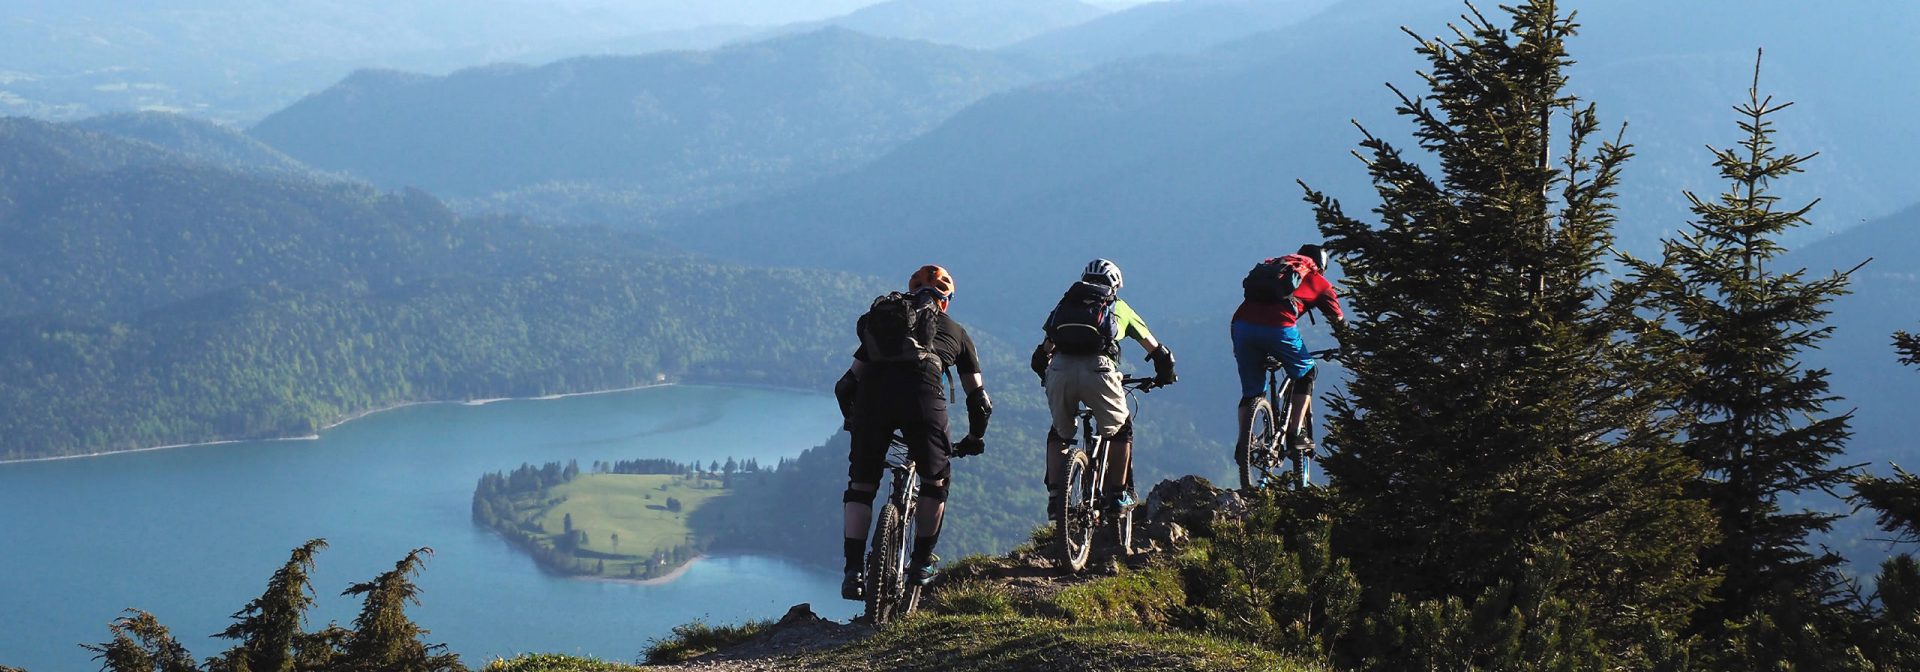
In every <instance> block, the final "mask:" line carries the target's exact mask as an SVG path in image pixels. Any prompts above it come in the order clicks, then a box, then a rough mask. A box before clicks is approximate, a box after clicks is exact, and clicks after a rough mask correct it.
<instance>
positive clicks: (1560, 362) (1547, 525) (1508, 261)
mask: <svg viewBox="0 0 1920 672" xmlns="http://www.w3.org/2000/svg"><path fill="white" fill-rule="evenodd" d="M1504 11H1506V12H1507V14H1508V15H1509V18H1510V23H1509V25H1510V28H1502V27H1499V26H1497V25H1495V24H1494V23H1493V22H1492V21H1490V20H1489V19H1487V18H1486V17H1485V16H1484V15H1482V14H1480V13H1479V12H1478V11H1477V10H1474V11H1472V13H1471V14H1470V15H1468V16H1466V17H1463V20H1464V22H1465V25H1464V26H1463V27H1462V28H1460V29H1456V30H1455V31H1454V37H1453V38H1450V39H1449V40H1447V41H1442V40H1439V39H1433V40H1424V39H1423V40H1420V43H1419V46H1418V49H1417V51H1418V52H1419V53H1420V54H1421V55H1422V56H1423V57H1425V58H1426V59H1427V62H1428V65H1429V67H1430V71H1429V72H1427V73H1424V74H1423V75H1422V77H1423V79H1424V80H1425V82H1426V85H1427V86H1428V87H1430V89H1431V92H1430V93H1428V94H1426V95H1424V96H1420V97H1413V96H1408V95H1405V94H1404V93H1400V91H1399V89H1397V88H1396V89H1394V91H1395V92H1396V94H1398V95H1399V97H1400V101H1401V104H1400V106H1399V107H1398V110H1397V111H1398V113H1399V114H1400V115H1401V116H1402V117H1405V118H1407V119H1409V120H1411V121H1412V123H1413V125H1414V127H1415V130H1414V135H1415V137H1416V138H1417V140H1418V142H1419V145H1420V147H1421V148H1422V149H1424V150H1426V151H1427V152H1430V153H1431V154H1433V155H1434V163H1435V165H1437V166H1438V168H1439V171H1440V174H1439V176H1437V177H1436V176H1434V175H1431V174H1429V172H1428V171H1427V170H1426V169H1425V168H1423V167H1422V166H1421V165H1420V164H1418V163H1416V162H1415V161H1414V160H1412V159H1409V158H1407V157H1405V156H1404V155H1403V154H1402V152H1401V150H1399V149H1398V148H1396V147H1395V146H1394V145H1392V144H1391V143H1389V142H1387V141H1385V140H1382V139H1379V138H1376V137H1374V136H1373V135H1371V134H1369V133H1366V131H1365V129H1362V134H1363V135H1364V136H1365V139H1364V141H1363V142H1362V143H1361V147H1362V149H1363V150H1364V151H1362V152H1360V154H1361V156H1362V158H1363V160H1364V161H1365V162H1366V164H1367V167H1368V169H1369V172H1370V175H1371V177H1372V181H1373V185H1374V188H1375V190H1376V191H1377V192H1378V195H1379V198H1380V201H1381V204H1380V206H1379V207H1378V208H1377V209H1376V210H1375V213H1376V214H1377V215H1378V216H1379V218H1380V223H1379V224H1378V225H1373V224H1368V223H1364V222H1361V221H1359V220H1357V219H1355V218H1353V217H1350V216H1348V215H1347V214H1345V212H1344V211H1343V210H1342V208H1341V206H1340V204H1339V202H1338V201H1336V200H1333V199H1331V198H1329V197H1327V196H1325V195H1324V194H1321V193H1319V192H1315V191H1313V190H1312V189H1311V188H1309V189H1308V191H1307V200H1308V201H1309V202H1310V203H1312V204H1313V205H1314V206H1315V210H1316V217H1317V220H1318V222H1319V225H1320V228H1321V230H1322V232H1323V233H1324V234H1325V235H1326V236H1327V239H1328V240H1327V246H1328V247H1329V249H1331V250H1332V251H1334V252H1335V253H1336V254H1337V255H1339V256H1338V258H1339V260H1340V264H1341V268H1342V269H1343V271H1344V273H1345V283H1346V292H1345V294H1344V296H1345V297H1347V300H1348V302H1349V303H1350V305H1351V306H1352V311H1351V312H1352V313H1354V315H1355V316H1354V318H1353V320H1352V324H1351V326H1350V327H1348V328H1347V329H1345V330H1344V331H1343V332H1342V333H1340V334H1338V335H1339V336H1340V337H1341V345H1342V347H1343V350H1344V351H1345V356H1344V357H1343V361H1344V362H1345V363H1346V368H1347V369H1348V370H1349V371H1350V372H1351V373H1352V375H1353V377H1352V380H1351V383H1350V384H1349V386H1348V389H1347V392H1346V393H1345V394H1344V395H1339V396H1336V397H1335V398H1334V399H1333V400H1332V402H1331V404H1330V412H1329V419H1328V425H1329V429H1330V432H1329V435H1328V437H1327V440H1326V444H1327V445H1328V447H1329V448H1330V449H1331V451H1332V452H1331V453H1330V454H1329V455H1328V456H1327V457H1326V460H1325V467H1326V470H1327V472H1328V474H1329V475H1330V477H1331V479H1332V482H1333V485H1334V486H1335V488H1336V489H1337V490H1338V495H1339V497H1340V498H1341V499H1342V500H1343V501H1344V502H1345V506H1346V507H1347V509H1348V510H1349V511H1350V512H1351V513H1350V514H1349V515H1346V516H1344V517H1343V519H1342V520H1341V521H1339V526H1338V527H1337V529H1336V533H1335V543H1336V545H1337V546H1338V548H1339V550H1340V552H1341V553H1342V554H1343V555H1346V556H1349V557H1351V558H1353V560H1354V563H1355V564H1354V567H1355V571H1356V572H1357V573H1358V574H1359V575H1360V576H1361V578H1362V583H1363V584H1364V585H1367V586H1368V587H1369V590H1370V591H1373V593H1374V595H1375V599H1376V601H1377V602H1383V601H1384V600H1385V599H1386V596H1388V595H1390V594H1393V593H1404V594H1406V596H1407V597H1409V598H1410V599H1413V600H1416V601H1417V600H1426V599H1450V598H1457V599H1460V600H1473V599H1475V598H1477V597H1479V596H1481V595H1482V594H1483V593H1484V592H1485V591H1487V590H1489V589H1492V588H1495V587H1497V586H1501V585H1519V584H1520V583H1521V582H1522V580H1523V578H1524V577H1525V576H1526V572H1527V571H1528V567H1529V566H1531V564H1532V563H1535V562H1537V561H1538V559H1539V558H1542V557H1547V556H1550V555H1555V554H1560V553H1564V554H1565V556H1566V557H1568V558H1571V559H1572V563H1571V565H1570V566H1569V567H1568V568H1567V570H1566V572H1565V574H1564V575H1563V576H1560V577H1558V578H1557V580H1556V581H1555V582H1554V584H1553V591H1554V593H1555V598H1556V599H1562V600H1564V601H1565V602H1566V603H1569V604H1578V605H1581V606H1582V608H1583V609H1585V610H1589V611H1588V613H1589V614H1590V617H1589V618H1590V621H1591V622H1593V623H1595V624H1596V627H1600V628H1602V634H1604V635H1607V637H1605V638H1604V639H1605V640H1606V641H1608V643H1609V645H1610V646H1613V647H1615V652H1614V653H1615V654H1617V655H1622V656H1626V655H1635V654H1633V653H1632V652H1631V651H1629V650H1628V649H1630V648H1631V646H1632V645H1631V644H1629V643H1628V642H1629V641H1630V640H1631V638H1630V637H1629V636H1628V633H1641V632H1645V631H1646V630H1647V629H1648V627H1649V625H1651V626H1652V627H1655V628H1658V627H1665V626H1677V625H1678V624H1679V623H1680V622H1681V621H1682V619H1683V618H1684V615H1685V614H1687V613H1689V612H1690V611H1691V610H1692V607H1693V605H1694V604H1695V602H1696V601H1697V600H1698V599H1700V597H1701V595H1702V593H1703V592H1704V590H1705V589H1706V588H1707V585H1706V583H1705V582H1703V581H1702V580H1700V579H1699V578H1698V577H1696V576H1694V574H1693V571H1692V570H1693V566H1694V562H1695V557H1696V555H1697V552H1698V549H1699V547H1700V545H1701V543H1702V542H1703V540H1704V539H1706V538H1708V537H1710V534H1707V532H1708V531H1709V530H1710V529H1711V522H1710V519H1709V518H1708V516H1707V515H1706V513H1705V510H1704V508H1703V507H1702V506H1701V505H1699V504H1698V503H1697V502H1693V501H1690V500H1688V499H1686V498H1685V497H1684V496H1683V493H1682V491H1681V488H1682V486H1683V485H1684V484H1685V483H1687V482H1689V481H1690V480H1692V478H1693V477H1694V476H1695V475H1696V473H1697V471H1696V470H1695V469H1694V468H1693V467H1692V466H1691V465H1690V464H1689V463H1688V462H1687V461H1686V460H1685V459H1684V457H1682V456H1681V455H1680V454H1679V452H1678V450H1677V447H1676V446H1675V443H1674V439H1673V430H1672V423H1669V422H1663V421H1662V420H1661V419H1660V418H1659V417H1658V416H1657V413H1656V410H1657V409H1658V407H1659V401H1660V398H1661V394H1659V390H1657V389H1656V387H1655V384H1654V382H1653V381H1650V380H1648V379H1646V378H1645V377H1644V376H1642V375H1639V368H1638V367H1639V366H1640V363H1639V362H1637V361H1636V360H1635V359H1634V358H1633V357H1632V356H1631V352H1630V351H1629V350H1628V349H1627V348H1624V347H1622V346H1621V344H1620V341H1619V339H1618V336H1619V334H1618V333H1617V331H1618V329H1619V326H1620V325H1622V324H1625V323H1626V320H1625V319H1624V318H1625V314H1626V312H1627V309H1626V308H1625V307H1623V306H1621V305H1620V304H1618V303H1617V302H1613V301H1609V300H1607V299H1608V297H1606V296H1604V295H1603V294H1602V293H1601V292H1600V289H1599V277H1600V275H1601V273H1602V266H1603V263H1604V261H1605V259H1606V255H1607V249H1608V246H1609V245H1610V244H1611V242H1612V236H1611V228H1612V225H1613V222H1614V216H1613V207H1614V206H1613V199H1614V188H1615V186H1616V184H1617V183H1618V180H1619V175H1620V169H1621V167H1622V165H1623V164H1624V163H1625V162H1626V161H1627V159H1628V158H1629V156H1630V154H1631V152H1630V150H1629V148H1628V147H1627V146H1625V145H1624V144H1621V143H1620V142H1619V141H1617V140H1616V141H1611V142H1600V143H1598V144H1597V146H1594V143H1593V139H1594V134H1595V133H1596V132H1597V131H1598V129H1599V127H1600V122H1599V118H1598V114H1597V113H1596V111H1595V109H1594V107H1593V106H1592V105H1583V104H1581V103H1580V102H1579V101H1578V100H1576V99H1575V98H1573V97H1571V96H1570V95H1569V94H1567V93H1566V92H1565V87H1566V84H1567V79H1566V75H1565V70H1566V68H1567V67H1568V66H1569V65H1570V64H1571V63H1572V61H1571V59H1570V58H1569V57H1568V55H1567V52H1566V40H1567V39H1568V38H1569V37H1570V36H1572V35H1573V34H1574V32H1575V29H1576V25H1575V24H1574V23H1573V21H1572V19H1571V18H1563V17H1561V16H1559V15H1558V13H1557V11H1556V8H1555V5H1554V3H1553V2H1551V1H1543V0H1536V1H1534V2H1527V3H1524V4H1521V5H1519V6H1517V7H1511V8H1505V10H1504ZM1410 34H1411V33H1410ZM1416 38H1417V36H1416ZM1556 127H1558V128H1559V129H1560V130H1556ZM1561 133H1564V136H1562V135H1560V134H1561ZM1556 137H1558V138H1561V142H1563V143H1564V144H1562V145H1560V146H1561V147H1562V149H1561V152H1562V154H1561V156H1560V157H1559V158H1558V160H1557V161H1556V160H1550V153H1549V152H1550V150H1552V149H1554V147H1555V139H1556Z"/></svg>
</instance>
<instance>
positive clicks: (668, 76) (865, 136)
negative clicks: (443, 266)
mask: <svg viewBox="0 0 1920 672" xmlns="http://www.w3.org/2000/svg"><path fill="white" fill-rule="evenodd" d="M1042 73H1043V69H1042V68H1041V67H1039V66H1038V65H1035V64H1034V63H1032V62H1031V59H1023V58H1017V57H1009V56H1000V55H995V54H989V53H984V52H978V51H972V50H966V49H960V48H956V47H944V46H938V45H932V44H928V43H925V42H916V41H907V40H897V39H884V38H876V37H871V36H867V35H863V34H860V33H855V32H853V31H849V30H846V29H841V28H826V29H821V30H818V31H814V32H810V33H805V34H799V35H791V36H785V37H780V38H775V39H772V40H768V41H764V42H756V43H750V44H742V45H737V46H733V47H728V48H725V49H720V50H717V51H711V52H677V53H667V54H656V55H649V56H635V57H593V58H580V59H571V60H566V61H561V62H558V63H553V64H549V65H545V66H540V67H522V66H494V67H488V68H480V69H474V70H465V71H461V72H458V73H455V74H453V75H449V76H446V77H430V76H424V75H415V74H406V73H398V72H390V71H363V72H360V73H357V74H355V75H354V76H353V77H350V78H348V79H347V80H346V81H343V82H341V83H339V84H337V85H335V86H333V87H332V88H329V89H327V90H326V91H322V92H320V93H317V94H315V95H313V96H309V97H308V98H306V99H304V100H302V101H300V102H299V103H297V104H295V105H293V106H292V107H289V108H287V109H285V110H282V111H280V112H277V113H275V114H273V115H271V116H269V117H267V118H266V119H265V120H263V121H261V122H260V124H259V125H257V126H255V127H254V128H253V129H252V130H251V133H252V135H253V136H254V137H256V138H259V139H261V140H262V141H264V142H266V143H268V144H269V145H271V146H273V147H275V148H276V149H279V150H280V151H283V152H285V153H287V154H288V155H290V156H293V157H295V158H297V159H299V160H301V161H303V162H305V163H307V164H309V165H312V166H315V167H317V168H321V169H325V170H336V171H342V172H346V173H350V174H353V175H357V176H360V177H363V178H365V179H368V180H370V181H372V182H373V183H375V184H378V185H382V186H387V187H401V186H417V187H422V188H426V189H428V190H431V191H434V192H436V193H440V194H445V195H447V196H450V197H456V198H476V197H484V196H489V195H493V194H500V193H513V192H519V193H522V194H525V193H529V192H531V193H532V194H535V195H536V197H537V195H538V194H543V193H546V194H551V193H553V192H563V193H565V192H575V191H587V192H592V193H595V194H596V197H599V198H605V197H606V195H607V194H611V195H612V196H613V197H617V198H624V199H628V200H632V201H636V202H638V203H639V204H640V207H639V208H638V210H639V212H640V215H639V216H645V215H646V213H647V212H648V211H651V210H659V209H668V208H683V207H688V206H689V205H693V204H699V203H707V202H712V201H726V200H728V199H730V198H738V197H737V196H735V194H739V193H758V192H764V191H766V190H768V189H770V188H773V187H778V186H784V185H790V184H794V183H798V182H801V181H804V180H807V179H811V178H813V177H815V176H818V175H821V174H831V173H834V172H838V171H842V170H846V169H849V168H852V167H854V166H856V165H859V164H861V163H863V162H864V161H866V160H868V159H871V158H873V157H874V156H877V155H879V154H880V153H882V152H884V151H886V150H887V149H890V148H891V147H893V146H894V145H896V144H898V143H900V142H903V141H905V140H907V139H908V138H911V137H913V136H915V135H918V134H920V133H922V132H924V131H926V130H927V129H929V128H932V127H934V126H935V125H937V124H939V123H940V122H941V121H943V120H945V119H946V118H947V117H948V116H949V115H951V114H953V113H954V112H955V111H957V110H959V109H961V108H963V107H965V106H966V105H968V104H970V103H972V102H974V101H976V100H979V99H980V98H982V97H984V96H986V95H989V94H991V93H994V92H996V91H1001V90H1005V89H1008V88H1012V87H1014V86H1018V85H1020V84H1024V83H1027V82H1032V81H1035V80H1036V79H1038V78H1039V77H1040V76H1041V74H1042ZM508 200H509V202H511V201H512V200H513V199H508Z"/></svg>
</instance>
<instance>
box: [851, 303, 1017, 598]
mask: <svg viewBox="0 0 1920 672" xmlns="http://www.w3.org/2000/svg"><path fill="white" fill-rule="evenodd" d="M953 290H954V282H953V276H952V275H951V274H949V273H947V270H946V269H944V268H941V267H939V266H933V265H927V266H922V267H920V269H919V270H917V271H914V273H913V276H912V277H911V278H909V279H908V280H907V293H906V294H904V295H903V294H889V295H887V296H883V297H880V298H879V299H876V300H875V301H874V308H873V309H871V310H869V311H868V312H867V313H866V314H865V315H862V316H861V317H860V321H859V325H858V327H857V331H858V332H859V333H860V337H861V344H860V348H859V349H858V350H856V351H854V353H853V365H852V366H851V367H850V368H848V370H847V373H846V375H844V376H842V377H841V379H840V382H839V383H838V384H836V385H834V394H835V396H836V397H838V398H839V400H840V405H841V410H842V412H843V413H844V414H845V415H846V419H847V424H846V427H847V429H848V430H849V431H850V432H851V433H852V438H853V444H852V449H851V450H850V451H849V452H848V456H847V460H848V466H847V490H846V492H845V493H843V494H842V497H841V501H842V502H843V505H842V507H841V508H842V510H843V512H844V515H845V526H844V528H845V529H844V537H845V544H846V545H845V547H844V548H845V551H846V568H845V570H846V571H845V577H844V580H843V581H842V582H841V584H840V596H841V597H844V598H846V599H849V600H859V599H862V597H863V596H862V595H861V591H862V589H863V587H864V585H863V584H864V579H865V577H864V576H863V574H862V570H863V567H864V563H863V562H862V561H863V560H864V558H865V554H866V545H867V528H868V526H869V525H870V524H871V523H872V521H873V500H874V498H875V496H876V495H877V493H878V492H879V489H880V476H881V474H882V473H884V472H885V471H886V469H887V450H888V448H889V447H891V445H892V442H893V435H894V432H896V431H897V432H899V433H900V435H901V437H903V438H904V439H905V442H906V444H907V449H908V451H909V455H910V457H911V459H912V460H913V462H914V465H915V467H916V471H918V472H919V474H920V479H921V486H920V499H919V504H918V506H917V507H916V511H915V516H914V523H915V530H916V536H915V538H914V542H913V558H912V562H911V565H912V566H911V568H910V569H909V572H908V577H907V578H908V580H909V581H913V582H916V583H919V584H921V585H925V584H926V583H927V582H929V581H931V580H932V579H933V576H934V573H935V572H934V568H933V566H934V563H935V562H937V561H938V558H936V557H935V556H934V554H933V548H934V546H935V545H936V544H938V543H939V540H940V526H941V522H942V519H943V518H944V517H945V513H946V501H947V490H948V487H949V485H950V484H949V483H948V480H949V478H950V475H951V471H952V470H951V467H950V466H949V465H948V458H949V457H953V456H957V457H965V456H968V455H978V454H980V453H981V452H983V451H985V450H986V444H985V442H983V441H982V440H981V437H982V436H983V435H985V434H986V431H987V420H988V418H989V417H990V416H992V415H993V402H992V401H991V400H989V399H988V398H987V392H986V388H985V386H984V383H983V381H982V379H981V376H980V356H979V353H978V352H977V351H976V350H975V349H974V345H973V338H972V337H970V336H968V335H967V330H966V329H965V328H964V327H962V326H960V323H959V322H958V321H957V320H954V319H953V318H952V317H949V316H948V315H947V312H946V311H947V305H948V303H949V302H951V301H952V300H953V295H954V294H953ZM887 308H893V309H897V310H903V311H910V312H909V313H906V314H910V315H912V316H913V317H912V318H911V319H912V320H913V322H911V323H910V324H911V325H912V326H908V327H906V329H907V333H906V334H904V336H905V338H902V339H899V341H898V342H900V343H904V344H905V345H904V346H895V345H893V342H891V341H889V340H888V339H889V336H888V334H887V333H886V332H887V328H886V326H885V325H886V324H887V323H888V320H889V317H888V316H889V315H891V313H886V312H884V309H887ZM900 335H901V334H896V335H895V336H896V337H897V336H900ZM900 347H904V348H906V349H907V350H906V351H905V352H904V354H902V353H901V352H900V350H899V348H900ZM948 368H958V369H959V372H960V381H961V386H962V387H964V388H965V389H966V391H967V435H966V437H965V438H962V439H960V441H958V442H957V443H955V442H952V441H951V437H950V436H949V435H948V433H947V431H948V430H947V401H948V399H947V389H946V388H945V387H943V386H942V385H941V378H942V376H943V374H945V373H946V371H947V369H948Z"/></svg>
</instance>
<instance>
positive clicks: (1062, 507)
mask: <svg viewBox="0 0 1920 672" xmlns="http://www.w3.org/2000/svg"><path fill="white" fill-rule="evenodd" d="M1120 385H1121V386H1122V387H1124V388H1126V390H1127V405H1128V406H1136V404H1135V402H1134V397H1133V392H1134V390H1139V391H1141V392H1147V391H1151V390H1152V389H1153V388H1154V383H1153V379H1152V378H1122V379H1121V380H1120ZM1134 415H1137V408H1136V409H1135V413H1130V414H1129V417H1132V416H1134ZM1107 444H1108V440H1106V439H1103V438H1101V437H1100V433H1099V432H1098V431H1096V429H1095V427H1094V422H1093V411H1092V410H1091V409H1082V410H1081V411H1080V438H1079V439H1078V440H1069V441H1068V442H1067V468H1066V474H1065V476H1064V478H1063V479H1062V481H1063V485H1062V487H1064V488H1065V490H1064V491H1063V494H1062V496H1060V497H1055V498H1053V500H1054V501H1053V507H1054V510H1053V511H1049V512H1048V514H1050V515H1051V516H1052V518H1053V521H1054V529H1055V530H1058V531H1059V534H1060V550H1061V557H1060V560H1061V562H1062V564H1064V565H1066V566H1067V569H1068V571H1072V572H1078V571H1080V570H1082V569H1085V568H1086V566H1087V558H1088V557H1089V556H1090V555H1091V554H1092V551H1093V534H1094V531H1095V530H1098V529H1100V527H1101V525H1102V524H1103V523H1106V522H1111V523H1113V524H1114V535H1115V538H1116V539H1117V540H1118V542H1119V546H1120V548H1121V549H1122V550H1123V551H1127V550H1130V549H1131V548H1132V547H1133V507H1127V508H1125V509H1115V508H1114V507H1110V506H1108V505H1107V502H1106V499H1107V498H1106V492H1105V489H1106V488H1105V481H1106V479H1105V478H1104V476H1105V474H1106V473H1107V459H1108V458H1109V457H1110V456H1111V453H1110V452H1109V451H1108V450H1107ZM1129 476H1131V474H1129Z"/></svg>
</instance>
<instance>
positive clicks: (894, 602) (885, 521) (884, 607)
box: [866, 502, 907, 627]
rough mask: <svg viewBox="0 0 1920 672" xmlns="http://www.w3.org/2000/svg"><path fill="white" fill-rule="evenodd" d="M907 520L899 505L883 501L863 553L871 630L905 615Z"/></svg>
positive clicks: (868, 618) (868, 619) (868, 617)
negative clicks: (870, 542) (885, 503)
mask: <svg viewBox="0 0 1920 672" xmlns="http://www.w3.org/2000/svg"><path fill="white" fill-rule="evenodd" d="M906 527H907V521H906V516H905V515H904V513H903V512H902V511H901V510H900V505H899V504H896V503H894V502H887V505H886V506H884V507H882V508H881V509H880V524H879V525H878V526H877V527H876V528H875V529H874V531H873V544H872V548H871V550H868V551H867V586H866V588H867V621H868V622H869V623H872V624H873V625H874V626H875V627H878V626H882V625H886V624H887V623H890V622H892V621H893V619H894V618H896V617H899V616H904V615H906V611H907V609H906V606H907V605H906V604H905V600H904V599H903V598H904V597H905V593H906V591H905V590H904V588H905V586H906V576H907V550H906V545H907V539H906V536H907V532H906Z"/></svg>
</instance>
